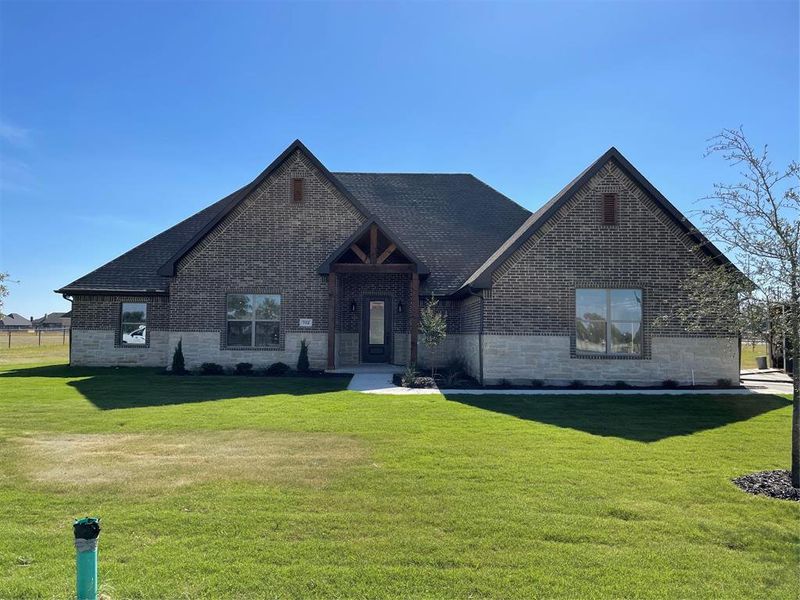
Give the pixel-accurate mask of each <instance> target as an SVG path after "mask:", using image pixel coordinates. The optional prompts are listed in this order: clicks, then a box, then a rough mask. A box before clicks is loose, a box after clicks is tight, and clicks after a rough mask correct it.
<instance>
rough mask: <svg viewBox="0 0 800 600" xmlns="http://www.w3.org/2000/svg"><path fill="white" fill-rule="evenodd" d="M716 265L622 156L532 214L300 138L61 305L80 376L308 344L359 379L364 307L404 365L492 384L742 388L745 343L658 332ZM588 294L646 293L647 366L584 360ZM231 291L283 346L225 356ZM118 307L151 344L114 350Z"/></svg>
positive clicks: (293, 353) (325, 362) (230, 361)
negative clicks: (179, 358)
mask: <svg viewBox="0 0 800 600" xmlns="http://www.w3.org/2000/svg"><path fill="white" fill-rule="evenodd" d="M612 199H613V201H612ZM612 213H613V214H612ZM359 244H361V246H359ZM354 246H356V248H354ZM356 250H358V251H357V252H356ZM716 265H725V266H726V267H728V268H735V267H733V266H732V265H731V264H730V262H729V261H728V259H727V258H725V257H724V255H722V254H721V253H720V252H719V250H718V249H716V248H715V247H714V246H713V244H711V243H710V242H709V241H708V240H707V239H706V238H705V237H704V236H703V235H702V234H701V233H700V232H699V231H698V230H697V229H696V228H695V227H694V226H693V225H692V224H691V223H690V222H689V221H688V220H687V219H686V218H685V217H684V216H683V215H681V214H680V213H679V212H678V211H677V209H675V207H674V206H673V205H672V204H671V203H669V202H668V201H667V200H666V198H664V197H663V195H661V194H660V193H659V192H658V191H657V190H656V189H655V188H654V187H653V186H652V184H650V183H649V182H648V181H647V180H646V179H645V178H644V177H643V176H642V175H641V173H639V171H637V170H636V169H635V168H634V167H633V166H632V165H631V164H630V163H629V162H628V161H627V159H625V158H624V157H623V156H622V155H621V154H620V153H619V152H618V151H617V150H616V149H614V148H611V149H609V151H608V152H606V153H605V154H604V155H603V156H601V157H600V158H599V159H598V160H597V161H595V162H594V163H592V164H591V165H590V166H589V167H588V168H587V169H585V170H584V171H583V172H582V173H581V174H580V175H579V176H578V177H577V178H576V179H575V180H574V181H573V182H571V183H570V184H569V185H568V186H567V187H565V188H564V189H563V190H562V191H561V192H559V193H558V194H557V195H556V196H554V197H553V199H551V200H550V201H549V202H547V203H546V204H545V205H544V206H543V207H542V208H541V209H540V210H539V211H537V212H536V213H533V214H532V213H530V212H528V211H527V210H526V209H524V208H523V207H521V206H519V205H517V204H515V203H514V202H513V201H511V200H510V199H508V198H506V197H505V196H503V195H502V194H499V193H498V192H496V191H495V190H493V189H492V188H490V187H489V186H487V185H486V184H484V183H482V182H480V181H479V180H477V179H475V178H474V177H472V176H471V175H463V174H453V175H445V174H398V173H388V174H381V173H331V172H330V171H328V169H327V168H326V167H325V166H324V165H323V164H322V163H321V162H320V161H319V160H318V159H317V158H316V157H315V156H314V155H313V154H312V153H311V152H310V151H309V150H308V148H306V147H305V146H304V145H303V144H302V143H301V142H299V140H298V141H295V142H294V143H292V144H291V145H290V146H289V147H288V148H287V149H286V150H285V151H284V152H283V153H281V155H280V156H279V157H278V158H277V159H275V160H274V161H273V162H272V163H271V164H270V165H269V166H268V167H267V169H265V170H264V171H263V172H262V173H261V174H260V175H259V176H258V177H257V178H256V179H254V180H253V181H252V182H250V183H249V184H248V185H246V186H244V187H242V188H240V189H239V190H237V191H236V192H234V193H233V194H230V195H229V196H226V197H225V198H223V199H221V200H220V201H218V202H217V203H215V204H213V205H212V206H210V207H209V208H207V209H205V210H203V211H200V212H199V213H197V214H196V215H194V216H192V217H190V218H189V219H187V220H185V221H183V222H181V223H179V224H178V225H176V226H175V227H173V228H171V229H169V230H167V231H165V232H164V233H162V234H159V235H158V236H156V237H154V238H152V239H151V240H148V241H147V242H144V243H143V244H140V245H139V246H137V247H136V248H134V249H133V250H131V251H130V252H128V253H125V254H124V255H122V256H121V257H119V258H117V259H114V260H112V261H111V262H109V263H108V264H106V265H104V266H103V267H100V268H99V269H97V270H95V271H93V272H92V273H90V274H88V275H86V276H84V277H82V278H80V279H78V280H76V281H75V282H73V283H71V284H69V285H66V286H64V287H63V288H61V289H60V290H58V292H59V293H62V294H67V295H69V296H71V297H72V302H73V311H74V312H73V322H72V323H73V330H74V331H73V334H74V335H73V346H74V348H73V355H72V357H71V362H72V364H93V365H103V364H108V365H131V366H136V365H162V366H165V367H168V366H169V358H170V356H171V352H172V349H173V348H172V346H173V345H174V344H176V343H177V340H178V339H183V340H184V352H185V355H186V356H187V365H188V366H189V367H190V368H192V367H196V366H197V365H199V363H200V362H203V361H206V360H208V361H212V362H221V363H223V364H226V365H228V366H232V365H234V364H235V363H237V362H242V361H243V360H248V361H261V362H262V363H263V364H260V365H257V366H263V365H266V364H269V363H270V362H274V361H276V360H282V361H284V362H288V363H290V364H291V363H292V362H293V361H296V357H297V353H298V352H299V346H300V342H301V341H302V340H303V339H306V340H307V342H308V343H309V345H310V356H311V360H312V365H313V366H315V368H322V367H325V366H328V367H334V366H339V365H341V364H352V363H354V362H358V361H359V360H360V357H361V354H362V353H361V348H360V345H361V340H362V338H363V335H362V334H363V333H364V332H363V331H362V328H363V327H364V322H365V320H364V318H363V315H362V310H363V306H364V303H363V300H364V298H367V297H370V296H380V297H385V298H386V299H387V305H386V308H387V310H391V311H392V312H391V317H392V318H391V320H390V322H391V331H389V332H387V333H388V335H387V343H389V344H390V347H389V348H387V351H386V353H385V354H386V356H388V357H390V359H391V360H392V361H394V362H395V363H397V364H405V363H407V362H417V360H419V362H420V363H423V364H424V363H426V362H429V361H430V360H434V359H435V360H436V361H437V362H439V363H440V364H442V363H445V364H446V362H449V361H459V362H461V363H462V364H463V365H464V367H465V368H466V369H467V371H468V372H469V373H470V374H472V375H473V376H475V377H476V378H478V379H480V380H482V381H486V382H487V383H491V382H492V381H495V380H500V379H509V380H522V381H525V380H526V379H527V380H530V379H541V380H545V381H558V380H561V379H564V378H568V379H576V378H577V379H580V378H581V377H583V378H584V379H586V380H587V381H618V380H623V381H629V382H631V383H640V382H652V381H651V380H652V379H653V378H659V377H662V378H670V379H676V380H679V381H685V380H687V379H688V378H689V377H693V378H694V379H695V381H713V380H715V379H717V378H731V375H733V376H734V377H735V375H736V373H738V363H737V365H736V368H735V369H734V362H735V361H738V354H737V352H735V351H734V350H732V348H734V346H735V344H734V342H735V339H736V336H735V332H733V331H732V330H731V329H725V328H724V327H723V328H719V327H718V328H711V327H709V328H707V329H706V330H703V331H698V332H695V331H692V332H689V331H686V330H684V329H682V328H681V327H680V325H679V324H677V323H675V322H674V321H669V320H665V322H663V323H659V322H657V321H656V317H658V316H660V315H664V314H669V313H670V311H674V309H675V307H678V306H681V307H684V306H687V303H688V302H689V299H688V298H687V297H686V294H685V293H684V292H683V291H682V285H681V284H682V282H683V281H685V279H686V278H687V277H689V276H690V274H691V272H692V270H693V269H698V268H711V267H713V266H716ZM581 288H601V289H607V288H612V289H613V288H626V289H628V288H633V289H640V290H642V294H643V303H642V334H641V335H642V349H641V354H639V355H619V354H587V353H584V352H577V351H576V344H575V290H576V289H581ZM231 293H248V294H278V295H280V296H281V319H280V337H279V343H278V344H276V345H274V346H266V347H255V348H252V347H239V346H236V347H228V346H227V318H226V310H227V307H226V295H227V294H231ZM431 295H435V296H436V297H438V298H439V299H440V300H441V307H442V310H444V311H445V312H446V314H447V332H448V338H447V340H446V342H445V344H443V346H442V347H441V348H440V349H438V350H437V352H436V354H435V355H434V356H428V352H427V351H426V350H425V349H424V348H421V347H420V348H418V347H417V340H416V337H417V336H416V324H417V322H418V311H419V305H420V304H421V303H424V302H425V301H426V300H427V299H428V298H429V297H430V296H431ZM122 302H144V303H146V304H147V306H148V315H147V332H148V333H147V336H148V337H147V343H146V344H145V345H143V346H141V347H136V348H133V347H124V348H123V347H121V345H120V342H119V331H120V322H119V321H120V306H121V303H122ZM353 307H355V310H353ZM687 357H694V358H692V361H693V366H692V367H690V366H688V363H687ZM556 362H558V364H555V363H556ZM573 372H574V374H573Z"/></svg>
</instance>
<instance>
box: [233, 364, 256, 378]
mask: <svg viewBox="0 0 800 600" xmlns="http://www.w3.org/2000/svg"><path fill="white" fill-rule="evenodd" d="M236 374H237V375H252V374H253V363H246V362H241V363H236Z"/></svg>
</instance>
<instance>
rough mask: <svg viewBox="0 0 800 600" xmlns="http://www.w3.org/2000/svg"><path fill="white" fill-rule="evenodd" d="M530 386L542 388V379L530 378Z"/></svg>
mask: <svg viewBox="0 0 800 600" xmlns="http://www.w3.org/2000/svg"><path fill="white" fill-rule="evenodd" d="M531 387H532V388H543V387H544V381H542V380H541V379H531Z"/></svg>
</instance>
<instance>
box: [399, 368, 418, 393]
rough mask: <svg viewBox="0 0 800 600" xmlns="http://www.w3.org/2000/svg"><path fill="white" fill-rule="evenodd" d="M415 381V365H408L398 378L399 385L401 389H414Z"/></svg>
mask: <svg viewBox="0 0 800 600" xmlns="http://www.w3.org/2000/svg"><path fill="white" fill-rule="evenodd" d="M416 379H417V368H416V366H415V365H408V366H407V367H406V370H405V371H403V376H402V377H401V378H400V385H402V386H403V387H408V388H410V387H414V382H415V381H416Z"/></svg>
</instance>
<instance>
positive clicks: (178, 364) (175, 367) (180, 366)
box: [172, 338, 186, 375]
mask: <svg viewBox="0 0 800 600" xmlns="http://www.w3.org/2000/svg"><path fill="white" fill-rule="evenodd" d="M185 373H186V361H185V360H184V359H183V338H181V339H179V340H178V345H177V346H175V352H174V353H173V354H172V374H173V375H183V374H185Z"/></svg>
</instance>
